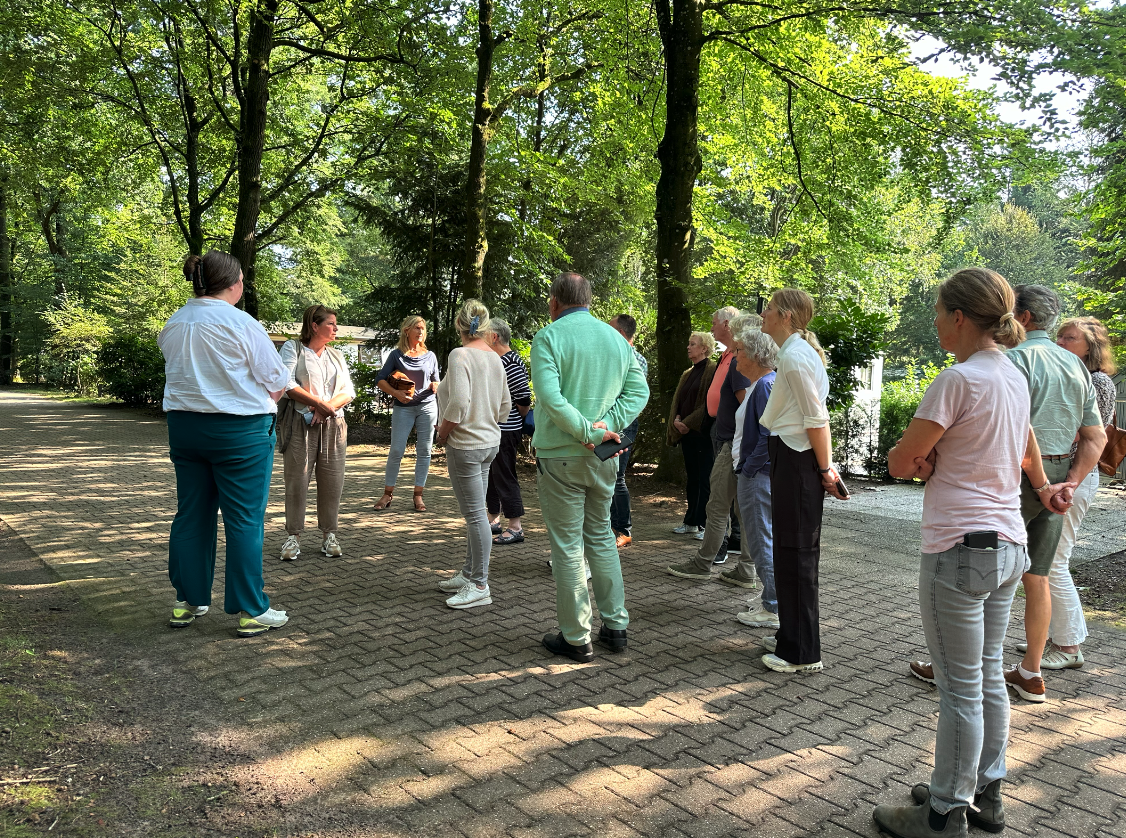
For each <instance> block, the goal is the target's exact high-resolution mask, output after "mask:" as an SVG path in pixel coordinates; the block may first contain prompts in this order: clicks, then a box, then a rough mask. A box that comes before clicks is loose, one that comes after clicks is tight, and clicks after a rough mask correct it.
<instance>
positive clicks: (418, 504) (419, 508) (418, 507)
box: [414, 489, 426, 512]
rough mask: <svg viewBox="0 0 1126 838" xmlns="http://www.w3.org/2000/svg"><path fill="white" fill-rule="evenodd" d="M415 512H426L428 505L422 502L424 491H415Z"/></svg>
mask: <svg viewBox="0 0 1126 838" xmlns="http://www.w3.org/2000/svg"><path fill="white" fill-rule="evenodd" d="M414 511H415V512H425V511H426V504H425V503H423V502H422V489H415V490H414Z"/></svg>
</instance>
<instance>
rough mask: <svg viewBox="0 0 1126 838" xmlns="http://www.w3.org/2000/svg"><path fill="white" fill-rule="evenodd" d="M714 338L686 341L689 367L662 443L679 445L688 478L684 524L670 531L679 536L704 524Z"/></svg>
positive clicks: (709, 470)
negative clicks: (709, 393) (709, 391)
mask: <svg viewBox="0 0 1126 838" xmlns="http://www.w3.org/2000/svg"><path fill="white" fill-rule="evenodd" d="M714 354H715V338H714V337H712V336H711V335H710V334H709V333H708V332H693V333H692V335H691V336H690V337H689V338H688V360H689V362H690V363H691V364H692V366H690V367H689V368H688V369H686V370H685V371H684V374H683V375H681V376H680V383H679V384H677V386H676V393H675V394H674V395H673V397H672V409H671V410H670V411H669V423H668V429H667V431H666V434H665V441H666V442H668V444H669V445H674V446H675V445H679V446H680V451H681V453H682V454H683V455H684V470H685V472H686V473H687V475H688V479H687V484H688V485H687V494H688V509H687V511H685V513H684V521H683V522H681V524H680V526H679V527H677V528H676V529H674V530H673V532H674V533H677V534H678V535H684V534H691V535H695V534H696V533H698V532H702V531H703V529H704V525H705V524H706V523H707V508H708V498H709V497H710V490H709V482H708V477H709V475H710V474H711V473H712V461H713V459H714V454H713V453H712V441H711V437H710V436H709V435H708V430H709V428H710V426H711V419H710V418H709V417H708V405H707V398H708V388H709V387H710V386H711V384H712V377H713V376H714V375H715V369H716V362H715V360H714V359H713V358H712V356H713V355H714Z"/></svg>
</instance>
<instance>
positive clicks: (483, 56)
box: [461, 0, 496, 299]
mask: <svg viewBox="0 0 1126 838" xmlns="http://www.w3.org/2000/svg"><path fill="white" fill-rule="evenodd" d="M477 31H478V37H477V90H476V95H475V97H474V103H473V139H472V140H471V142H470V145H469V171H468V173H467V178H466V183H465V264H464V265H463V267H462V277H461V296H462V297H463V298H465V299H468V298H470V297H477V298H480V297H481V295H482V293H483V289H484V284H485V256H486V254H488V252H489V239H488V234H487V230H486V224H487V221H488V212H487V207H486V205H485V160H486V157H487V155H488V150H489V139H490V137H491V135H492V119H493V106H492V104H491V103H490V102H489V83H490V82H491V81H492V76H493V51H494V50H495V49H496V41H495V39H494V38H493V2H492V0H478V2H477Z"/></svg>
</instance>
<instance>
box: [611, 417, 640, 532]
mask: <svg viewBox="0 0 1126 838" xmlns="http://www.w3.org/2000/svg"><path fill="white" fill-rule="evenodd" d="M638 425H639V422H638V420H637V419H634V420H633V423H632V424H631V425H629V427H627V428H626V429H625V430H624V431H622V435H623V436H628V437H630V438H632V439H635V440H636V439H637V428H638ZM632 450H633V448H632V447H631V448H629V449H627V450H626V451H625V452H623V453H622V454H619V455H618V479H617V481H616V482H615V483H614V500H612V501H611V502H610V527H611V528H612V529H613V530H615V531H616V532H619V533H621V534H622V535H632V532H631V530H632V529H633V521H632V519H631V517H630V508H629V487H628V486H627V485H626V469H628V468H629V455H630V452H631V451H632Z"/></svg>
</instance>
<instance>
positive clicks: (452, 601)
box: [446, 582, 493, 608]
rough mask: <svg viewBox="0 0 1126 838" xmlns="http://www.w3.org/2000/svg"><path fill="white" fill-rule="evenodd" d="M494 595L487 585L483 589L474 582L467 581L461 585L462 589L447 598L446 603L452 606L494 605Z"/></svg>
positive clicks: (474, 606)
mask: <svg viewBox="0 0 1126 838" xmlns="http://www.w3.org/2000/svg"><path fill="white" fill-rule="evenodd" d="M492 604H493V596H492V592H491V591H490V590H489V586H488V585H486V586H485V587H484V588H483V589H482V588H478V587H477V586H476V585H475V584H473V583H472V582H466V583H465V584H464V585H462V586H461V590H460V591H458V592H457V593H456V594H454V595H453V596H452V597H450V598H449V599H447V600H446V605H448V606H449V607H450V608H476V607H477V606H478V605H492Z"/></svg>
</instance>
